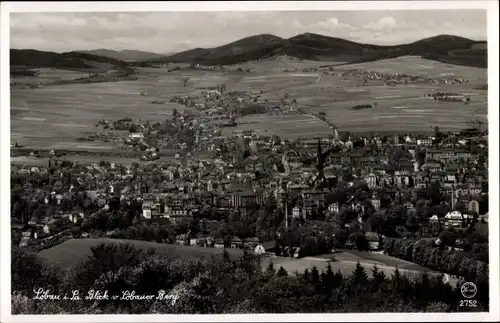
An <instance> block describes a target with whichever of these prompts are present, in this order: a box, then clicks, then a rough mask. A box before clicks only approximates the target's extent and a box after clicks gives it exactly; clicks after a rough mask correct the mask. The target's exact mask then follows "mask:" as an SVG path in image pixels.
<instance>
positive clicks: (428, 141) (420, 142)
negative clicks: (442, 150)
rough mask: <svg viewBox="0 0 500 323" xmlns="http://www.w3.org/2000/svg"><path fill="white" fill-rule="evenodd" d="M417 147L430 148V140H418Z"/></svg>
mask: <svg viewBox="0 0 500 323" xmlns="http://www.w3.org/2000/svg"><path fill="white" fill-rule="evenodd" d="M417 145H419V146H431V145H432V139H418V140H417Z"/></svg>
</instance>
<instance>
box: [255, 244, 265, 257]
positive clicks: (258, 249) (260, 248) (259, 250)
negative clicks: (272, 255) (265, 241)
mask: <svg viewBox="0 0 500 323" xmlns="http://www.w3.org/2000/svg"><path fill="white" fill-rule="evenodd" d="M253 252H254V253H255V254H257V255H263V254H265V253H266V249H265V248H264V246H263V245H262V244H260V243H259V244H257V245H256V246H255V248H254V249H253Z"/></svg>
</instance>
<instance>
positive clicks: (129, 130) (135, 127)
mask: <svg viewBox="0 0 500 323" xmlns="http://www.w3.org/2000/svg"><path fill="white" fill-rule="evenodd" d="M128 132H137V126H136V125H135V124H133V123H132V124H131V125H130V127H129V128H128Z"/></svg>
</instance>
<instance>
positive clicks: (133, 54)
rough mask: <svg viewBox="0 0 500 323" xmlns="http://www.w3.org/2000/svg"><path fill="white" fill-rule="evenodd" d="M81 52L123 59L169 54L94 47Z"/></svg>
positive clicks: (141, 58) (131, 59) (138, 59)
mask: <svg viewBox="0 0 500 323" xmlns="http://www.w3.org/2000/svg"><path fill="white" fill-rule="evenodd" d="M78 52H79V53H84V54H91V55H96V56H103V57H109V58H113V59H118V60H122V61H142V60H150V59H156V58H160V57H163V56H165V55H168V54H158V53H153V52H144V51H140V50H121V51H117V50H111V49H103V48H101V49H94V50H86V51H78Z"/></svg>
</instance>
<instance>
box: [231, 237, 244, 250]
mask: <svg viewBox="0 0 500 323" xmlns="http://www.w3.org/2000/svg"><path fill="white" fill-rule="evenodd" d="M241 247H243V241H242V240H241V239H240V238H238V237H234V238H233V239H232V240H231V248H233V249H239V248H241Z"/></svg>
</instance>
